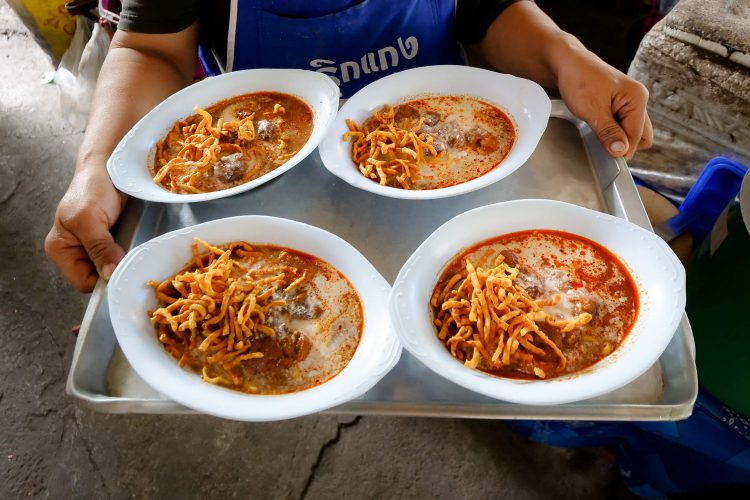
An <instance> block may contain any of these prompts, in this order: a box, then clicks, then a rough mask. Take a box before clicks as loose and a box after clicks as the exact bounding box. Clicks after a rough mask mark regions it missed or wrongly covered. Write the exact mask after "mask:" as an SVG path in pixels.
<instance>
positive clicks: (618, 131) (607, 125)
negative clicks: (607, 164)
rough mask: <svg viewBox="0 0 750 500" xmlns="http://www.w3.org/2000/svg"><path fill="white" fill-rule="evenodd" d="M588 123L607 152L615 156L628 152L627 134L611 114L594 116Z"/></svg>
mask: <svg viewBox="0 0 750 500" xmlns="http://www.w3.org/2000/svg"><path fill="white" fill-rule="evenodd" d="M589 123H590V124H591V128H592V129H593V131H594V133H595V134H596V136H597V137H598V138H599V141H600V142H601V143H602V146H604V149H606V150H607V151H608V152H609V154H611V155H612V156H615V157H617V156H624V155H625V153H627V152H628V136H627V134H626V133H625V131H624V130H623V129H622V127H621V126H620V124H619V123H617V122H616V121H615V119H614V117H613V116H611V115H610V116H599V117H595V118H594V119H593V120H592V121H591V122H589Z"/></svg>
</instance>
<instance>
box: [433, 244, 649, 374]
mask: <svg viewBox="0 0 750 500" xmlns="http://www.w3.org/2000/svg"><path fill="white" fill-rule="evenodd" d="M430 305H431V308H432V312H433V319H434V323H435V327H436V330H437V335H438V338H439V339H440V340H441V341H442V342H443V343H444V344H445V346H446V347H447V349H448V350H449V351H450V353H451V355H453V356H454V357H455V358H457V359H458V360H460V361H461V362H463V363H464V365H465V366H467V367H470V368H476V369H479V370H482V371H484V372H487V373H489V374H492V375H497V376H502V377H512V378H531V379H548V378H552V377H557V376H560V375H564V374H569V373H573V372H577V371H579V370H582V369H584V368H587V367H589V366H591V365H593V364H594V363H597V362H598V361H600V360H601V359H603V358H604V357H606V356H608V355H609V354H611V353H612V352H613V351H614V350H615V349H617V347H618V346H619V345H620V343H621V342H622V341H623V339H624V338H625V337H626V336H627V334H628V333H629V332H630V330H631V328H632V326H633V324H634V323H635V320H636V317H637V315H638V292H637V289H636V286H635V283H634V281H633V279H632V277H631V276H630V273H629V272H628V271H627V269H626V268H625V266H624V265H623V264H622V263H621V262H620V261H619V260H618V258H617V257H616V256H615V255H613V254H612V253H611V252H610V251H608V250H607V249H605V248H604V247H602V246H601V245H598V244H596V243H594V242H593V241H590V240H588V239H586V238H583V237H581V236H577V235H573V234H570V233H565V232H561V231H550V230H532V231H522V232H517V233H510V234H506V235H503V236H499V237H497V238H494V239H490V240H486V241H483V242H481V243H478V244H476V245H474V246H472V247H471V248H469V249H467V250H464V251H463V252H461V253H460V254H459V255H457V256H456V257H454V258H453V259H452V260H451V262H450V263H449V264H448V266H447V267H446V269H445V271H444V272H443V274H442V276H441V278H440V279H439V280H438V283H437V285H436V286H435V289H434V291H433V294H432V298H431V302H430Z"/></svg>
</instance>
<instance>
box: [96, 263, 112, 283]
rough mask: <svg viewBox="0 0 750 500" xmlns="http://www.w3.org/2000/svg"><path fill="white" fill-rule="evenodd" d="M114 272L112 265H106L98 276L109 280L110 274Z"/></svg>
mask: <svg viewBox="0 0 750 500" xmlns="http://www.w3.org/2000/svg"><path fill="white" fill-rule="evenodd" d="M114 271H115V265H114V264H107V265H106V266H104V267H103V268H102V272H101V273H100V274H99V275H100V276H101V277H102V278H104V279H105V280H109V278H111V277H112V273H113V272H114Z"/></svg>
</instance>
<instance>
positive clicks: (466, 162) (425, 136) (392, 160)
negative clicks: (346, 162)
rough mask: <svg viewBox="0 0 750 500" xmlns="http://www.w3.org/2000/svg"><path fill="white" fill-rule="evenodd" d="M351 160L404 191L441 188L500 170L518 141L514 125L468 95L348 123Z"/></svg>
mask: <svg viewBox="0 0 750 500" xmlns="http://www.w3.org/2000/svg"><path fill="white" fill-rule="evenodd" d="M346 123H347V126H348V127H349V132H346V133H345V134H344V136H343V139H344V140H351V143H352V160H353V161H354V163H355V164H356V165H357V168H358V169H359V171H360V172H361V173H362V175H364V176H365V177H367V178H368V179H371V180H373V181H374V182H378V183H380V184H382V185H384V186H391V187H396V188H403V189H439V188H445V187H448V186H453V185H456V184H461V183H464V182H467V181H470V180H472V179H475V178H477V177H480V176H482V175H484V174H486V173H487V172H489V171H490V170H492V169H494V168H495V167H497V166H498V165H499V164H500V163H501V162H502V161H503V159H505V157H506V156H507V155H508V153H509V152H510V150H511V148H512V147H513V144H514V143H515V141H516V131H515V127H514V125H513V122H512V120H511V119H510V117H509V116H508V115H506V114H505V113H504V112H503V111H501V110H500V109H498V108H497V107H495V106H493V105H491V104H488V103H486V102H484V101H480V100H478V99H475V98H473V97H467V96H439V97H425V98H422V99H416V100H412V101H408V102H405V103H403V104H399V105H397V106H395V107H391V106H388V105H386V106H384V107H383V108H381V109H380V110H377V111H375V112H374V113H373V114H372V116H371V117H370V118H368V119H367V120H365V122H364V123H362V125H361V126H360V125H358V124H357V123H355V122H353V121H352V120H347V121H346Z"/></svg>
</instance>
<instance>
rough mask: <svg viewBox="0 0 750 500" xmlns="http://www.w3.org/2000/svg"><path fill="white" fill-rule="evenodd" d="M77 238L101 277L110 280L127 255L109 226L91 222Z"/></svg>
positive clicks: (82, 229)
mask: <svg viewBox="0 0 750 500" xmlns="http://www.w3.org/2000/svg"><path fill="white" fill-rule="evenodd" d="M77 236H78V238H79V239H80V241H81V244H82V245H83V248H85V249H86V253H87V254H88V256H89V258H90V259H91V261H92V262H93V263H94V266H96V271H97V272H98V273H99V276H101V277H102V278H104V279H105V280H108V279H109V278H110V277H111V276H112V273H113V272H114V270H115V266H116V265H117V264H118V263H119V262H120V260H122V257H123V256H124V255H125V252H124V251H123V249H122V248H120V246H119V245H118V244H117V243H115V239H114V238H113V237H112V233H110V232H109V226H108V225H107V224H106V223H104V222H94V221H91V223H89V224H86V225H84V226H83V227H82V228H81V230H80V231H79V233H78V235H77Z"/></svg>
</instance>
